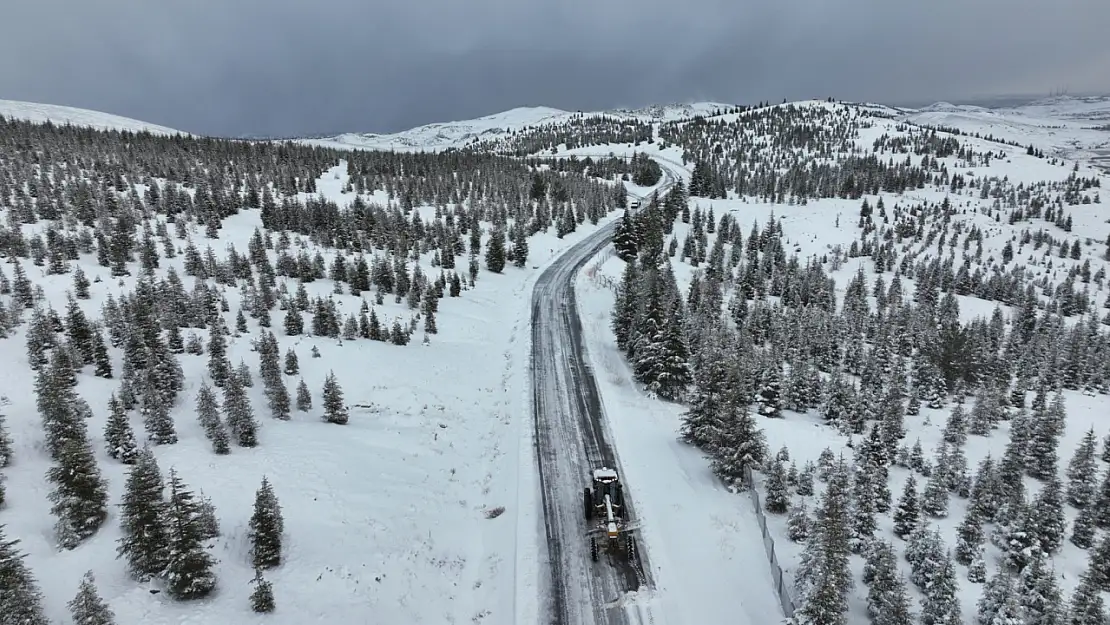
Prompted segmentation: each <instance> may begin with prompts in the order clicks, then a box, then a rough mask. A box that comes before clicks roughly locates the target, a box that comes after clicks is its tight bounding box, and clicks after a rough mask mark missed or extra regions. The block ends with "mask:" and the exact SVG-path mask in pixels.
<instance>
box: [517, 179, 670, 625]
mask: <svg viewBox="0 0 1110 625" xmlns="http://www.w3.org/2000/svg"><path fill="white" fill-rule="evenodd" d="M672 180H673V178H672V177H671V175H670V173H669V172H668V173H667V176H666V178H665V180H664V181H663V184H662V185H661V186H660V187H659V188H660V189H665V188H666V187H668V186H669V185H670V183H671V181H672ZM617 223H618V222H613V223H610V224H608V225H606V226H605V227H604V228H602V229H600V230H598V231H597V232H596V233H594V234H592V235H591V236H590V237H589V238H587V239H584V240H583V241H581V242H579V243H578V244H576V245H574V246H573V247H572V248H570V249H569V250H567V252H566V253H564V254H563V256H562V257H560V258H559V259H558V260H556V261H555V263H554V264H552V265H551V266H549V267H548V268H547V269H546V270H545V271H544V272H543V273H542V274H541V275H540V276H539V278H538V279H537V280H536V284H535V287H534V289H533V291H532V400H533V410H534V416H535V426H536V455H537V460H538V465H539V466H538V469H539V485H540V491H541V497H542V502H543V513H544V527H545V530H546V539H547V546H548V551H549V553H548V562H549V565H550V571H549V579H548V582H549V584H548V588H549V590H550V593H549V596H548V597H547V598H546V599H547V601H548V604H547V605H546V606H545V608H546V609H545V610H544V612H545V614H546V615H547V619H546V621H545V622H546V623H552V624H556V625H580V624H581V625H589V624H596V625H603V624H611V625H618V624H624V623H636V622H641V621H642V622H653V621H652V620H650V616H648V615H645V616H644V617H643V618H641V617H640V616H639V615H640V614H641V613H643V612H644V611H645V610H646V607H645V606H638V607H637V606H633V605H626V598H625V595H626V593H628V592H630V591H636V590H637V589H639V588H640V587H641V586H644V585H648V586H650V580H648V579H647V577H646V575H645V574H644V571H646V570H650V568H649V567H648V566H647V563H646V560H647V558H648V556H647V554H646V553H645V552H644V549H643V548H642V545H641V548H640V549H639V550H638V551H639V552H640V553H639V559H638V560H637V561H636V562H635V563H634V564H629V563H627V562H625V561H623V560H620V559H617V558H613V559H609V558H607V557H606V556H605V555H604V554H603V555H602V556H601V559H600V561H599V562H596V563H595V562H592V561H591V560H590V550H589V539H588V537H587V536H586V531H587V526H586V521H585V519H584V518H583V516H582V489H583V487H585V486H586V485H588V481H587V480H588V477H589V475H590V471H591V470H592V469H594V468H596V467H599V466H602V465H604V466H609V467H614V468H616V469H617V470H618V471H620V462H619V461H618V460H617V458H616V455H615V454H614V452H613V449H612V448H611V447H610V445H609V442H608V441H607V440H606V439H605V434H604V424H603V422H602V420H603V418H604V417H603V413H602V407H601V397H600V394H599V392H598V390H597V383H596V382H595V380H594V377H593V372H592V371H591V370H590V367H589V365H588V364H587V359H586V357H585V353H586V352H585V344H584V342H583V338H582V324H581V322H580V320H579V317H578V309H577V305H576V300H575V295H574V282H575V277H576V276H577V273H578V271H579V270H580V269H581V268H582V267H583V266H584V265H585V264H586V263H587V262H588V261H589V260H590V259H591V258H593V257H594V256H595V255H596V254H597V253H598V251H599V250H601V249H602V248H604V247H605V246H606V245H608V243H609V241H610V239H611V238H612V235H613V230H614V229H615V228H616V225H617ZM622 481H625V489H626V491H632V490H633V489H635V487H636V485H635V484H628V483H627V481H626V480H622ZM626 505H627V506H628V510H629V515H630V517H631V518H632V519H635V518H636V517H635V514H636V512H635V510H633V509H631V502H628V503H627V504H626Z"/></svg>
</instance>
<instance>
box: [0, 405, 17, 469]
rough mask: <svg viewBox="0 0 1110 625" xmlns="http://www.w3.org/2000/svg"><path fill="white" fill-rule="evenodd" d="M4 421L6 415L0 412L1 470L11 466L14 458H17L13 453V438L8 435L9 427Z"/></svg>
mask: <svg viewBox="0 0 1110 625" xmlns="http://www.w3.org/2000/svg"><path fill="white" fill-rule="evenodd" d="M4 421H5V417H4V413H3V412H0V469H3V468H4V467H6V466H8V465H9V464H11V462H12V458H14V457H15V453H14V452H13V451H12V445H13V443H12V437H11V434H9V433H8V427H7V425H6V424H5V423H4Z"/></svg>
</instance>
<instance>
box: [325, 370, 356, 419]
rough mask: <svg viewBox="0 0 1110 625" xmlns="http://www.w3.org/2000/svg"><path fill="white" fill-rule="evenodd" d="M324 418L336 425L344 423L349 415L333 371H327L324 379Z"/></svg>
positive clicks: (341, 390)
mask: <svg viewBox="0 0 1110 625" xmlns="http://www.w3.org/2000/svg"><path fill="white" fill-rule="evenodd" d="M323 395H324V420H325V421H327V422H328V423H334V424H336V425H346V424H347V422H348V420H349V419H350V416H349V415H348V414H347V406H346V405H345V404H344V403H343V389H342V388H340V387H339V381H338V380H337V379H336V378H335V372H334V371H329V372H328V377H327V379H326V380H324V393H323Z"/></svg>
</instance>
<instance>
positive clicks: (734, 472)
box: [711, 400, 767, 484]
mask: <svg viewBox="0 0 1110 625" xmlns="http://www.w3.org/2000/svg"><path fill="white" fill-rule="evenodd" d="M720 410H721V414H720V430H719V432H717V433H716V435H715V436H714V438H715V443H714V445H713V449H715V452H714V453H713V460H712V462H711V467H712V469H713V472H714V473H716V474H717V475H718V476H719V477H720V478H721V479H724V480H726V481H728V482H730V483H732V484H743V480H744V473H745V469H749V468H754V467H758V466H760V465H762V464H763V462H764V460H765V459H766V457H767V439H766V436H765V435H764V433H763V430H761V429H759V426H758V425H757V424H756V421H755V419H754V418H753V417H752V414H751V411H749V410H748V407H747V406H746V405H739V404H738V402H737V401H735V400H732V401H727V402H725V404H724V405H722V406H721V408H720Z"/></svg>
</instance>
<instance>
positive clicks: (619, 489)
mask: <svg viewBox="0 0 1110 625" xmlns="http://www.w3.org/2000/svg"><path fill="white" fill-rule="evenodd" d="M613 490H615V491H616V497H613V503H614V504H616V506H617V507H618V508H624V486H622V485H621V484H615V485H614V486H613Z"/></svg>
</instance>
